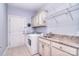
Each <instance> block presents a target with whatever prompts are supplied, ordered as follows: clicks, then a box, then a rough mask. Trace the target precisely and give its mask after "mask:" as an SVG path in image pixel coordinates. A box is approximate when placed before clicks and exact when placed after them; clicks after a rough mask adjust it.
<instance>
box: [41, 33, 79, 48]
mask: <svg viewBox="0 0 79 59" xmlns="http://www.w3.org/2000/svg"><path fill="white" fill-rule="evenodd" d="M41 38H44V39H47V40H51V41H53V42H57V43H59V44H64V45H67V46H70V47H73V48H78V49H79V37H78V36H67V35H59V34H58V35H57V34H56V35H54V36H51V37H50V38H48V37H44V36H41Z"/></svg>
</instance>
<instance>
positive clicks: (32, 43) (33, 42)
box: [26, 34, 40, 55]
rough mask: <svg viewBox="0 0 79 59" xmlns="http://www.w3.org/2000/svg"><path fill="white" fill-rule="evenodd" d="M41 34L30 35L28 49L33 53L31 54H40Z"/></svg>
mask: <svg viewBox="0 0 79 59" xmlns="http://www.w3.org/2000/svg"><path fill="white" fill-rule="evenodd" d="M39 36H40V34H28V37H27V39H26V40H27V41H28V44H27V46H28V48H29V50H30V51H31V54H32V55H34V54H37V53H38V37H39Z"/></svg>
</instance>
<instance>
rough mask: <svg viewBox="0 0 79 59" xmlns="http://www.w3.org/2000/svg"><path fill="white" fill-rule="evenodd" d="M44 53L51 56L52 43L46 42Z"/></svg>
mask: <svg viewBox="0 0 79 59" xmlns="http://www.w3.org/2000/svg"><path fill="white" fill-rule="evenodd" d="M43 55H44V56H50V45H48V44H44V49H43Z"/></svg>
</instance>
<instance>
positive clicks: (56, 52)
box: [51, 47, 71, 56]
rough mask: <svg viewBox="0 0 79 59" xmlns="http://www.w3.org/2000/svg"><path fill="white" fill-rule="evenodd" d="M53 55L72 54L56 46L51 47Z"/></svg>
mask: <svg viewBox="0 0 79 59" xmlns="http://www.w3.org/2000/svg"><path fill="white" fill-rule="evenodd" d="M51 56H71V55H70V54H68V53H65V52H63V51H61V50H58V49H56V48H54V47H51Z"/></svg>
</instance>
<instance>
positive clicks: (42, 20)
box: [32, 10, 47, 27]
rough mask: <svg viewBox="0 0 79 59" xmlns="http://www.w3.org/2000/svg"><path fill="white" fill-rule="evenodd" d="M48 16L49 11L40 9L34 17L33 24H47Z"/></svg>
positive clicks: (34, 25) (35, 25) (36, 25)
mask: <svg viewBox="0 0 79 59" xmlns="http://www.w3.org/2000/svg"><path fill="white" fill-rule="evenodd" d="M46 16H47V11H45V10H44V11H39V12H38V13H37V14H36V15H35V16H34V17H33V18H32V26H33V27H38V26H46Z"/></svg>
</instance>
